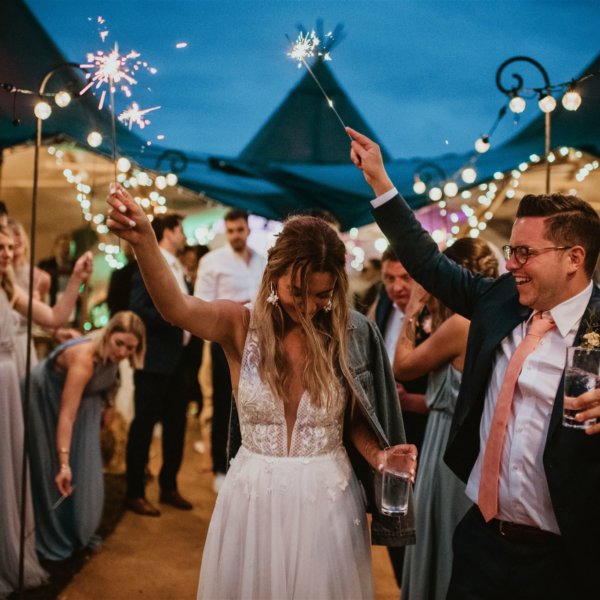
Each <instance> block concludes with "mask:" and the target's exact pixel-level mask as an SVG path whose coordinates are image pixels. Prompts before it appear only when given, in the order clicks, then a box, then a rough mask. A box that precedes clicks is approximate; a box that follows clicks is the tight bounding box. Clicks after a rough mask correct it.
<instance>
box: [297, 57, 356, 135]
mask: <svg viewBox="0 0 600 600" xmlns="http://www.w3.org/2000/svg"><path fill="white" fill-rule="evenodd" d="M301 60H302V64H303V65H304V66H305V67H306V70H307V71H308V72H309V73H310V75H311V77H312V78H313V79H314V80H315V83H316V84H317V85H318V86H319V89H320V90H321V92H322V93H323V96H325V100H327V104H328V105H329V108H331V110H332V111H333V114H334V115H335V116H336V117H337V120H338V121H339V122H340V123H341V125H342V127H343V128H344V133H345V134H346V135H347V136H348V137H349V138H350V140H352V136H351V135H350V134H349V133H348V132H347V131H346V123H344V121H343V120H342V117H340V113H338V111H337V110H336V109H335V106H334V105H333V100H332V99H331V98H330V97H329V96H328V95H327V93H326V92H325V90H324V89H323V86H322V85H321V82H320V81H319V80H318V79H317V76H316V75H315V74H314V73H313V70H312V69H311V68H310V67H309V65H308V63H307V62H306V60H304V58H302V59H301Z"/></svg>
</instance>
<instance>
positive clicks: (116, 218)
mask: <svg viewBox="0 0 600 600" xmlns="http://www.w3.org/2000/svg"><path fill="white" fill-rule="evenodd" d="M107 202H108V204H110V206H111V207H112V208H111V210H110V212H109V213H108V219H107V221H106V225H107V226H108V228H109V229H110V230H111V231H112V232H113V233H114V234H115V235H116V236H118V237H120V238H121V239H123V240H125V241H127V242H129V243H130V244H131V245H132V246H134V247H135V246H136V245H138V244H140V243H141V242H142V241H143V240H144V239H146V238H147V236H151V237H153V236H154V233H153V231H152V227H151V226H150V221H149V220H148V217H147V216H146V214H145V213H144V211H143V210H142V209H141V208H140V206H139V205H138V204H137V203H136V202H135V200H134V199H133V198H132V197H131V195H130V194H129V192H127V190H125V189H124V188H123V187H122V186H121V185H119V184H118V183H112V184H111V188H110V194H109V196H108V198H107Z"/></svg>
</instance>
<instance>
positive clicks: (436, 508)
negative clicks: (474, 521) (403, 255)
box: [394, 237, 498, 600]
mask: <svg viewBox="0 0 600 600" xmlns="http://www.w3.org/2000/svg"><path fill="white" fill-rule="evenodd" d="M444 254H445V255H446V256H447V257H448V258H450V259H452V260H453V261H454V262H456V263H458V264H459V265H461V266H463V267H465V268H466V269H469V270H470V271H472V272H473V273H479V274H481V275H483V276H485V277H497V276H498V261H497V259H496V257H495V256H494V253H493V251H492V249H491V248H490V247H489V246H488V244H486V242H484V241H483V240H480V239H478V238H471V237H465V238H460V239H458V240H456V241H455V242H454V244H453V245H452V246H449V247H448V248H447V249H446V250H445V252H444ZM424 306H427V308H428V310H429V313H430V314H431V319H432V324H431V328H432V333H431V335H430V336H429V338H427V339H426V340H425V341H424V342H422V343H421V344H419V345H418V346H417V345H416V344H415V325H416V320H417V318H418V316H419V315H420V314H421V311H422V310H423V307H424ZM468 333H469V321H468V320H467V319H465V318H464V317H462V316H460V315H457V314H454V313H452V311H450V309H449V308H447V307H446V306H444V305H443V304H442V303H441V302H439V300H437V299H436V298H434V297H432V296H431V295H430V294H428V293H427V292H425V290H424V289H423V288H422V287H421V286H420V285H418V284H417V283H414V284H413V289H412V293H411V298H410V300H409V302H408V305H407V307H406V316H405V318H404V323H403V327H402V330H401V332H400V337H399V338H398V345H397V347H396V354H395V356H394V374H395V375H396V377H397V378H398V379H402V380H405V381H406V380H412V379H416V378H417V377H421V376H423V375H427V374H429V380H428V382H427V391H426V394H425V400H424V406H423V407H422V408H423V411H424V412H426V411H430V413H429V418H428V419H427V427H426V429H425V437H424V438H423V445H422V446H421V455H420V468H419V477H418V480H417V483H416V485H415V505H416V507H417V523H416V531H417V542H416V544H415V545H414V546H412V547H410V548H407V549H406V554H405V557H404V568H403V575H402V600H444V599H445V598H446V593H447V591H448V584H449V582H450V572H451V570H452V535H453V533H454V529H455V528H456V525H458V522H459V521H460V520H461V519H462V518H463V517H464V515H465V513H466V512H467V510H469V508H470V507H471V502H470V500H469V499H468V498H467V496H466V494H465V485H464V483H463V482H462V481H460V479H459V478H458V477H457V476H456V475H455V474H454V473H453V472H452V471H451V470H450V469H449V468H448V467H447V466H446V464H445V463H444V451H445V449H446V444H447V442H448V436H449V434H450V425H451V423H452V417H453V415H454V408H455V406H456V400H457V398H458V390H459V388H460V382H461V379H462V370H463V365H464V361H465V352H466V349H467V336H468Z"/></svg>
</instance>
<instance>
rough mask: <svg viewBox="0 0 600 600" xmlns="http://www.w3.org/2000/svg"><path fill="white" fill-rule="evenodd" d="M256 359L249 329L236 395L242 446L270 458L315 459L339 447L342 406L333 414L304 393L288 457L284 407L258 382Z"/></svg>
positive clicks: (259, 380) (257, 363)
mask: <svg viewBox="0 0 600 600" xmlns="http://www.w3.org/2000/svg"><path fill="white" fill-rule="evenodd" d="M259 358H260V355H259V348H258V342H257V338H256V333H255V332H254V330H253V329H252V328H250V329H249V330H248V336H247V337H246V344H245V346H244V354H243V357H242V367H241V371H240V382H239V387H238V391H237V394H236V403H237V409H238V413H239V420H240V429H241V433H242V444H243V445H244V446H245V447H246V448H247V449H248V450H250V451H251V452H255V453H256V454H265V455H270V456H316V455H319V454H327V453H329V452H332V451H334V450H335V449H336V448H338V447H340V446H341V444H342V428H343V418H344V406H343V403H340V406H339V408H338V409H336V410H335V411H331V410H327V409H324V408H318V407H316V406H314V405H313V404H312V403H311V402H310V398H309V396H308V393H307V392H304V394H303V395H302V397H301V399H300V403H299V405H298V414H297V416H296V422H295V424H294V429H293V431H292V436H291V443H290V450H289V454H288V451H287V423H286V420H285V411H284V405H283V402H281V401H280V400H278V399H277V398H276V397H275V396H274V395H273V393H272V392H271V389H270V388H269V387H268V386H267V384H265V383H264V382H263V381H262V380H261V378H260V375H259V372H258V365H259ZM340 393H341V392H340Z"/></svg>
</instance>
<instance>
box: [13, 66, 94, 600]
mask: <svg viewBox="0 0 600 600" xmlns="http://www.w3.org/2000/svg"><path fill="white" fill-rule="evenodd" d="M65 68H69V69H78V70H80V71H83V72H85V71H84V70H83V69H82V68H81V67H80V66H79V65H78V64H77V63H71V62H66V63H61V64H60V65H57V66H56V67H54V68H52V69H50V70H49V71H48V72H47V73H46V74H45V75H44V77H43V79H42V82H41V83H40V87H39V89H38V96H39V98H40V101H41V102H44V96H45V93H46V85H47V84H48V82H49V81H50V79H51V78H52V76H53V75H54V74H55V73H56V72H57V71H60V70H62V69H65ZM69 101H70V99H69V100H67V104H68V102H69ZM39 106H40V105H39V104H38V105H36V110H35V114H36V136H35V149H34V154H33V189H32V193H31V225H30V229H29V239H30V255H29V282H28V284H29V296H28V302H27V346H26V355H25V378H24V390H23V424H24V432H23V461H22V468H21V506H20V509H21V510H20V518H21V529H20V537H19V597H20V598H22V597H23V591H24V582H25V537H26V535H27V534H26V531H25V529H26V523H25V518H26V508H27V502H26V499H27V484H28V477H27V447H28V444H29V426H28V424H29V400H30V395H31V372H30V371H31V339H32V322H33V321H32V317H33V274H34V269H35V243H36V230H37V226H36V221H37V192H38V178H39V156H40V148H41V146H42V121H43V120H45V119H46V118H48V117H49V116H50V113H51V109H49V105H47V107H46V112H44V111H43V110H40V109H38V107H39ZM64 106H66V104H65V105H64ZM42 108H43V107H42Z"/></svg>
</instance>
